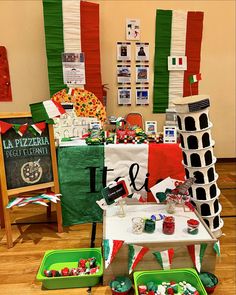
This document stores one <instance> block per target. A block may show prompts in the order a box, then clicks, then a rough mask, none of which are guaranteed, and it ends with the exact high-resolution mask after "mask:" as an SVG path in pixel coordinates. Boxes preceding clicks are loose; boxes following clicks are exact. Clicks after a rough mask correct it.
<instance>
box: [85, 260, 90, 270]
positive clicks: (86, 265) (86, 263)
mask: <svg viewBox="0 0 236 295" xmlns="http://www.w3.org/2000/svg"><path fill="white" fill-rule="evenodd" d="M85 268H86V269H87V268H88V269H89V268H90V262H89V261H88V260H87V261H86V262H85Z"/></svg>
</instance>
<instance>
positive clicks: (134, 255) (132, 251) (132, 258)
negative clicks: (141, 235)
mask: <svg viewBox="0 0 236 295" xmlns="http://www.w3.org/2000/svg"><path fill="white" fill-rule="evenodd" d="M128 246H129V262H128V267H129V274H131V273H132V271H133V270H134V269H135V267H136V266H137V264H138V263H139V261H140V260H141V259H142V258H143V256H144V255H145V254H146V253H147V252H148V250H149V249H148V248H147V247H142V246H137V245H128Z"/></svg>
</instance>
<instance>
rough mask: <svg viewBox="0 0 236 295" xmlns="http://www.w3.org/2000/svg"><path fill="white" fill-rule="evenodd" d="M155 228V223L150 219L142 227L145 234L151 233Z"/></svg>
mask: <svg viewBox="0 0 236 295" xmlns="http://www.w3.org/2000/svg"><path fill="white" fill-rule="evenodd" d="M155 228H156V222H155V221H154V220H152V219H146V220H145V225H144V231H145V232H146V233H153V232H154V231H155Z"/></svg>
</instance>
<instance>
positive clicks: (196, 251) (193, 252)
mask: <svg viewBox="0 0 236 295" xmlns="http://www.w3.org/2000/svg"><path fill="white" fill-rule="evenodd" d="M206 247H207V244H200V245H189V246H187V248H188V252H189V255H190V257H191V259H192V261H193V264H194V266H195V267H196V269H197V271H198V272H200V271H201V266H202V259H203V256H204V253H205V250H206Z"/></svg>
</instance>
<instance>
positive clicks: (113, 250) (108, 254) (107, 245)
mask: <svg viewBox="0 0 236 295" xmlns="http://www.w3.org/2000/svg"><path fill="white" fill-rule="evenodd" d="M123 244H124V241H121V240H112V239H105V240H103V248H104V257H105V268H108V266H109V265H110V264H111V262H112V260H113V259H114V258H115V256H116V254H117V252H118V251H119V250H120V248H121V246H122V245H123Z"/></svg>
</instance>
